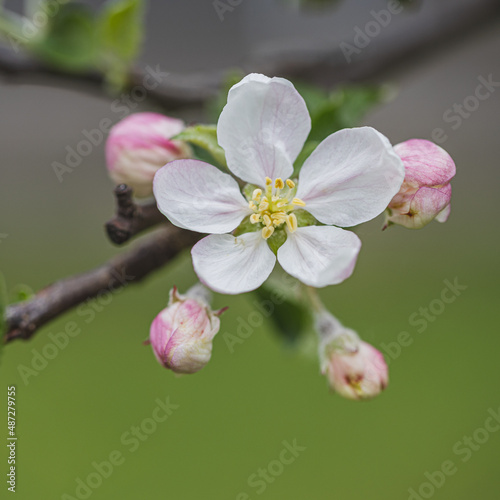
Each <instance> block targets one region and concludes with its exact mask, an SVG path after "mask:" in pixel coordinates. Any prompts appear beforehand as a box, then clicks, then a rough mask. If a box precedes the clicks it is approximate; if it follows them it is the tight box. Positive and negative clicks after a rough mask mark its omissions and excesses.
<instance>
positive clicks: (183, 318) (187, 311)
mask: <svg viewBox="0 0 500 500" xmlns="http://www.w3.org/2000/svg"><path fill="white" fill-rule="evenodd" d="M191 297H192V298H191ZM220 312H221V311H219V312H212V311H211V309H210V307H209V306H208V305H207V304H206V303H205V302H204V300H203V299H202V298H201V297H200V295H199V294H198V293H195V294H192V295H191V296H189V292H188V294H187V295H186V296H182V295H179V294H178V293H177V290H176V289H175V288H174V289H173V290H172V291H171V292H170V302H169V305H168V307H166V308H165V309H163V311H161V312H160V313H159V314H158V316H156V318H155V319H154V320H153V323H152V324H151V329H150V337H149V339H150V342H151V346H152V347H153V352H154V354H155V356H156V358H157V359H158V361H159V362H160V363H161V364H162V365H163V366H164V367H165V368H168V369H170V370H172V371H173V372H175V373H195V372H197V371H199V370H201V369H202V368H203V367H204V366H205V365H206V364H207V363H208V362H209V361H210V357H211V355H212V340H213V338H214V336H215V335H216V333H217V332H218V331H219V328H220V320H219V317H218V314H220Z"/></svg>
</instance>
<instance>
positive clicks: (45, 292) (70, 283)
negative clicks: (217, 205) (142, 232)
mask: <svg viewBox="0 0 500 500" xmlns="http://www.w3.org/2000/svg"><path fill="white" fill-rule="evenodd" d="M201 236H202V235H201V234H198V233H192V232H190V231H186V230H184V229H180V228H178V227H175V226H172V225H168V226H166V227H165V228H163V229H162V230H161V231H159V232H158V233H155V234H154V235H151V236H149V237H148V238H146V239H145V240H144V241H142V242H141V243H140V244H139V245H137V246H136V247H135V248H133V249H132V250H129V251H128V252H126V253H123V254H121V255H118V256H116V257H114V258H112V259H111V260H110V261H108V262H107V263H105V264H103V265H102V266H100V267H98V268H96V269H93V270H92V271H89V272H86V273H83V274H78V275H76V276H71V277H69V278H65V279H63V280H61V281H58V282H56V283H54V284H52V285H49V286H48V287H46V288H44V289H42V290H40V291H39V292H38V293H37V294H36V295H35V296H34V297H33V298H32V299H30V300H28V301H26V302H20V303H17V304H12V305H10V306H8V307H7V310H6V323H7V328H6V334H5V338H4V342H5V343H7V342H11V341H13V340H16V339H25V340H26V339H29V338H30V337H31V336H32V335H33V334H34V333H35V332H36V331H37V330H38V329H39V328H40V327H41V326H43V325H45V324H46V323H47V322H49V321H50V320H52V319H54V318H56V317H57V316H59V315H61V314H63V313H65V312H66V311H69V310H70V309H72V308H74V307H76V306H77V305H78V304H81V303H82V302H85V301H86V300H88V299H91V298H94V297H96V296H99V295H100V294H103V293H106V292H112V291H113V290H116V289H118V288H121V287H124V286H126V285H128V284H129V283H135V282H139V281H141V280H143V279H144V278H145V277H146V276H148V275H149V274H150V273H151V272H152V271H155V270H157V269H159V268H160V267H162V266H164V265H165V264H167V263H168V262H170V261H171V260H173V259H174V258H175V257H176V256H177V255H178V254H179V253H180V252H181V251H182V250H184V249H185V248H188V247H191V246H192V245H193V244H194V243H196V242H197V241H198V240H199V239H200V238H201Z"/></svg>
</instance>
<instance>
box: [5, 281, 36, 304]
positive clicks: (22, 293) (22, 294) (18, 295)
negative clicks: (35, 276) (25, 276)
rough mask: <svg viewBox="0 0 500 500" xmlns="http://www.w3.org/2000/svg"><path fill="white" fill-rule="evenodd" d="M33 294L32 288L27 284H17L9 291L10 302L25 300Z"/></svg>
mask: <svg viewBox="0 0 500 500" xmlns="http://www.w3.org/2000/svg"><path fill="white" fill-rule="evenodd" d="M34 295H35V292H34V291H33V288H31V287H30V286H28V285H23V284H20V285H17V286H16V287H15V288H14V290H12V291H11V292H10V296H11V300H10V302H12V303H16V302H24V301H25V300H29V299H31V297H33V296H34Z"/></svg>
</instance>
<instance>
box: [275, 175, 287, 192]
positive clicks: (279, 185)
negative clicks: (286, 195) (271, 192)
mask: <svg viewBox="0 0 500 500" xmlns="http://www.w3.org/2000/svg"><path fill="white" fill-rule="evenodd" d="M274 187H275V188H277V189H283V188H284V187H285V183H284V182H283V179H282V178H281V177H278V178H277V179H276V180H275V181H274Z"/></svg>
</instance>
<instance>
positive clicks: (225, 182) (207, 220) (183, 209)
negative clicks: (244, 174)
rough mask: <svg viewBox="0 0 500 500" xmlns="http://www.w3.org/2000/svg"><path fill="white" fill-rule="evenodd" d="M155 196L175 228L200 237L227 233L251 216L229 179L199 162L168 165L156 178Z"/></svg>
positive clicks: (159, 171) (187, 161) (160, 207)
mask: <svg viewBox="0 0 500 500" xmlns="http://www.w3.org/2000/svg"><path fill="white" fill-rule="evenodd" d="M153 192H154V195H155V198H156V202H157V203H158V208H159V210H160V212H161V213H163V214H164V215H165V216H166V217H168V219H169V220H170V222H172V224H175V225H176V226H179V227H182V228H184V229H189V230H191V231H197V232H199V233H227V232H228V231H232V230H233V229H234V228H236V227H238V225H239V224H240V222H241V221H242V219H243V218H244V217H245V216H246V215H248V214H249V213H251V212H252V211H251V210H250V209H249V208H248V203H247V202H246V201H245V198H243V196H242V194H241V193H240V189H239V187H238V183H237V182H236V181H235V180H234V179H233V178H232V177H231V176H230V175H228V174H224V173H223V172H221V171H220V170H218V169H217V168H215V167H214V166H213V165H209V164H208V163H204V162H202V161H198V160H176V161H172V162H170V163H167V164H166V165H165V166H164V167H162V168H160V170H158V172H157V173H156V175H155V178H154V183H153Z"/></svg>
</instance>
